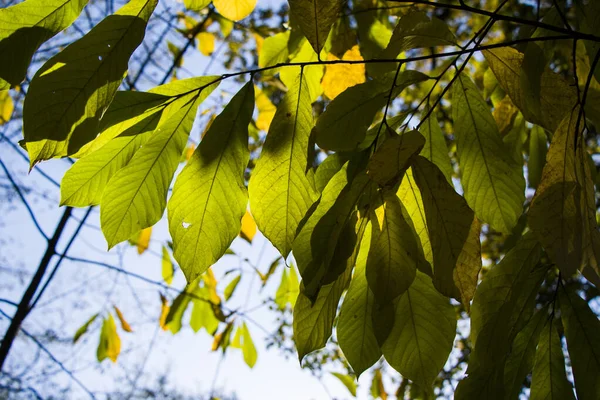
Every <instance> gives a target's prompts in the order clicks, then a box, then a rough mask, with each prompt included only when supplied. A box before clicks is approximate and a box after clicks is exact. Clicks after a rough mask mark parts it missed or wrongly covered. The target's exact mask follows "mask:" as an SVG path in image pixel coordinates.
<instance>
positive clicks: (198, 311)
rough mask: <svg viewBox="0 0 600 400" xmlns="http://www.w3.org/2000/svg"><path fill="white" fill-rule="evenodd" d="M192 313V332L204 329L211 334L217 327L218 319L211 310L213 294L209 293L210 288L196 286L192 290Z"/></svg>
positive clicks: (213, 299)
mask: <svg viewBox="0 0 600 400" xmlns="http://www.w3.org/2000/svg"><path fill="white" fill-rule="evenodd" d="M192 294H193V296H192V314H191V316H190V327H191V328H192V330H193V331H194V332H198V331H199V330H200V329H202V328H204V329H206V332H208V333H209V334H210V335H213V334H214V333H215V332H216V331H217V328H218V327H219V320H218V319H217V317H215V313H214V312H213V305H212V304H213V301H215V300H218V299H215V298H214V296H212V295H211V289H209V288H208V287H207V286H203V287H198V288H196V289H194V291H193V292H192Z"/></svg>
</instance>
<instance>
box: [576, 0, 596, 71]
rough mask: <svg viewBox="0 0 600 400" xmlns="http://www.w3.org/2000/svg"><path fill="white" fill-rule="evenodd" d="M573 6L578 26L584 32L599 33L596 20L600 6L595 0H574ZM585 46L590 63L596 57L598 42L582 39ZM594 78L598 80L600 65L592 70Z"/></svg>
mask: <svg viewBox="0 0 600 400" xmlns="http://www.w3.org/2000/svg"><path fill="white" fill-rule="evenodd" d="M575 5H576V6H577V7H576V8H575V12H576V14H575V15H576V16H577V21H578V22H579V24H580V25H579V28H580V30H581V31H582V32H584V33H590V34H593V35H596V36H597V35H598V34H600V30H599V29H598V24H597V23H596V21H597V20H598V17H599V16H600V6H599V5H598V3H597V2H594V1H588V2H587V4H583V1H582V0H575ZM583 43H584V44H585V47H586V49H587V53H588V57H589V64H590V65H591V64H592V62H593V60H594V58H596V56H597V54H598V50H600V46H599V45H598V43H595V42H592V41H588V40H585V41H583ZM592 72H593V74H594V76H595V77H596V80H597V81H599V82H600V66H598V65H597V66H596V69H595V70H594V71H592Z"/></svg>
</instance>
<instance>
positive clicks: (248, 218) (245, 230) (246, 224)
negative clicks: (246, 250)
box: [240, 211, 256, 243]
mask: <svg viewBox="0 0 600 400" xmlns="http://www.w3.org/2000/svg"><path fill="white" fill-rule="evenodd" d="M254 235H256V222H254V218H252V215H251V214H250V213H249V212H248V211H246V214H244V217H243V218H242V230H241V231H240V236H241V237H242V239H244V240H246V241H247V242H248V243H252V239H254Z"/></svg>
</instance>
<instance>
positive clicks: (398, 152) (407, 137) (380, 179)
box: [367, 127, 425, 187]
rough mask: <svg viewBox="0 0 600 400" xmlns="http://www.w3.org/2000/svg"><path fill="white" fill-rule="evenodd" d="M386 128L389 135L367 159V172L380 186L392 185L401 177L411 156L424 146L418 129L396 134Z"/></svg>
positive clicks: (423, 139)
mask: <svg viewBox="0 0 600 400" xmlns="http://www.w3.org/2000/svg"><path fill="white" fill-rule="evenodd" d="M386 128H387V132H388V134H389V135H391V137H390V138H388V139H387V140H386V141H384V142H383V144H382V145H381V146H379V147H378V148H377V150H376V151H375V153H374V154H373V155H372V156H371V158H370V160H369V165H368V170H367V174H368V175H369V177H370V178H371V179H373V180H374V181H375V182H377V183H378V184H379V186H382V187H393V186H395V185H396V183H397V182H398V181H399V180H400V179H402V176H403V175H404V172H405V171H406V169H407V168H408V167H409V166H410V164H411V161H412V158H413V156H414V155H415V154H418V153H419V152H420V151H421V149H423V146H425V138H424V137H423V135H421V134H420V133H419V132H418V131H410V132H407V133H405V134H403V135H397V134H396V132H395V131H392V130H391V129H390V128H388V127H386Z"/></svg>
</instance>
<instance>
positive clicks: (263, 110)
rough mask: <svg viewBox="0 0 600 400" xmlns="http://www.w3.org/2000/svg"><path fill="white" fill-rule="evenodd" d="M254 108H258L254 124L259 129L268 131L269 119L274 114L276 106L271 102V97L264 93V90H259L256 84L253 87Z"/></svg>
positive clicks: (270, 119) (271, 118)
mask: <svg viewBox="0 0 600 400" xmlns="http://www.w3.org/2000/svg"><path fill="white" fill-rule="evenodd" d="M254 91H255V93H256V94H255V96H254V97H255V100H256V108H257V109H258V118H256V126H257V127H258V129H260V130H261V131H268V130H269V127H270V126H271V121H272V120H273V117H274V116H275V111H277V107H275V105H273V103H271V99H269V96H267V95H266V93H265V92H263V91H262V90H260V89H259V88H258V87H257V86H255V87H254Z"/></svg>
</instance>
